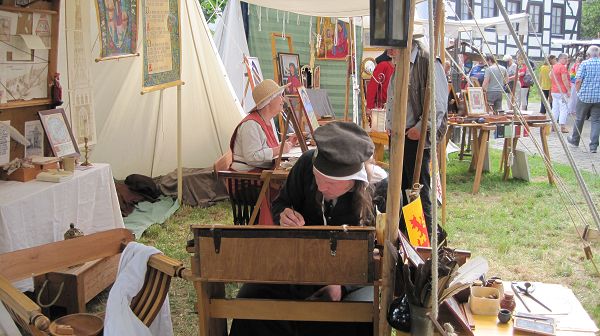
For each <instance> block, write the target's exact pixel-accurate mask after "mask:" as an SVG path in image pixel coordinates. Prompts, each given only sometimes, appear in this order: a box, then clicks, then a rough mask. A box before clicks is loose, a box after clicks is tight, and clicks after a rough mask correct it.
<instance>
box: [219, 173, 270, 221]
mask: <svg viewBox="0 0 600 336" xmlns="http://www.w3.org/2000/svg"><path fill="white" fill-rule="evenodd" d="M261 175H262V174H261V173H252V172H234V171H219V172H218V174H217V176H219V179H220V180H221V181H223V183H224V184H225V188H227V193H228V194H229V201H230V202H231V211H232V213H233V224H235V225H249V224H250V225H252V224H254V223H253V222H252V223H251V221H250V219H251V217H252V213H253V211H254V208H255V207H256V206H257V202H258V198H259V195H260V193H261V190H262V189H263V185H264V181H263V180H262V178H261ZM258 206H260V204H258Z"/></svg>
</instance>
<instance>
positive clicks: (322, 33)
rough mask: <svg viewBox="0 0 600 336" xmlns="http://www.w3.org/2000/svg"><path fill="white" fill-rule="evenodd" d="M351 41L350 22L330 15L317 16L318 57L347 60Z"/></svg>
mask: <svg viewBox="0 0 600 336" xmlns="http://www.w3.org/2000/svg"><path fill="white" fill-rule="evenodd" d="M350 41H351V39H350V24H349V23H347V22H344V21H341V20H335V19H333V18H329V17H319V18H317V42H316V50H317V59H326V60H339V61H344V60H346V57H347V56H348V55H349V52H350Z"/></svg>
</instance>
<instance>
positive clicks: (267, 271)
mask: <svg viewBox="0 0 600 336" xmlns="http://www.w3.org/2000/svg"><path fill="white" fill-rule="evenodd" d="M192 231H193V232H194V240H195V242H194V246H195V254H196V258H194V259H195V260H196V261H195V262H197V263H199V265H196V266H197V267H196V268H195V272H197V274H196V275H197V276H199V278H200V279H201V280H204V281H232V282H263V283H295V284H324V285H327V284H345V285H365V284H372V283H373V280H374V279H373V277H374V264H373V247H374V237H375V228H373V227H351V226H348V227H341V226H306V227H300V228H286V227H280V226H229V225H228V226H224V225H193V226H192Z"/></svg>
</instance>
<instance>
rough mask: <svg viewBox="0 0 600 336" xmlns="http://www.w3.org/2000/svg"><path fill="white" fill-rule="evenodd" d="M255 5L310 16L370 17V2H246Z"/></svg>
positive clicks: (358, 0)
mask: <svg viewBox="0 0 600 336" xmlns="http://www.w3.org/2000/svg"><path fill="white" fill-rule="evenodd" d="M246 2H247V3H251V4H254V5H258V6H262V7H267V8H273V9H278V10H282V11H286V12H292V13H298V14H302V15H310V16H331V17H351V16H364V15H369V0H246Z"/></svg>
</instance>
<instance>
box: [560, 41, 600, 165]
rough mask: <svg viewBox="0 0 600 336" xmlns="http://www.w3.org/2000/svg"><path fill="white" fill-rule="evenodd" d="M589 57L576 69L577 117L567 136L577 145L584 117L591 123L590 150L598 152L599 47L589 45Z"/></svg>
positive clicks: (599, 123) (599, 125) (599, 116)
mask: <svg viewBox="0 0 600 336" xmlns="http://www.w3.org/2000/svg"><path fill="white" fill-rule="evenodd" d="M587 54H588V56H589V59H588V60H586V61H584V62H582V63H581V65H580V66H579V68H578V69H577V75H576V80H575V87H576V89H577V96H578V101H577V117H576V119H575V127H574V128H573V133H572V134H571V136H570V137H568V138H567V140H568V141H569V143H570V144H571V145H573V146H579V141H580V139H581V131H582V129H583V124H584V122H585V119H586V118H589V119H590V122H591V123H592V127H591V133H590V152H592V153H597V152H598V143H599V140H600V48H599V47H597V46H591V47H589V48H588V50H587Z"/></svg>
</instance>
